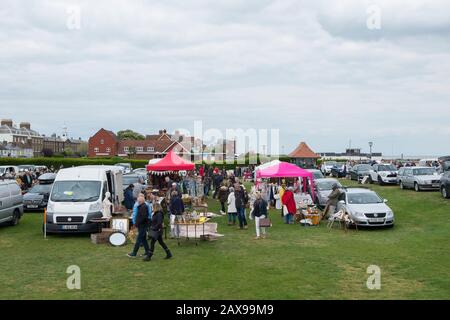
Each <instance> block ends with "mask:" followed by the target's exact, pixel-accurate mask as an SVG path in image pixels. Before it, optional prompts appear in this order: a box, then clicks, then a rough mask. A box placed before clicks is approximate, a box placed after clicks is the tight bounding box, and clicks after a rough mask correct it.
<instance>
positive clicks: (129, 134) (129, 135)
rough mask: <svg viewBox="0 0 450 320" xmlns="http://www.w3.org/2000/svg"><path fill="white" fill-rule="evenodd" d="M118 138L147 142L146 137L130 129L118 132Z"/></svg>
mask: <svg viewBox="0 0 450 320" xmlns="http://www.w3.org/2000/svg"><path fill="white" fill-rule="evenodd" d="M117 137H118V138H119V140H145V137H144V136H143V135H142V134H140V133H137V132H135V131H133V130H130V129H127V130H121V131H119V132H117Z"/></svg>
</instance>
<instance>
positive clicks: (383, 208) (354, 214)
mask: <svg viewBox="0 0 450 320" xmlns="http://www.w3.org/2000/svg"><path fill="white" fill-rule="evenodd" d="M386 203H387V200H385V199H384V200H383V199H382V198H380V196H379V195H378V194H377V193H376V192H375V191H372V190H369V189H364V188H348V189H346V190H345V192H343V193H342V194H341V198H340V201H339V202H338V206H337V210H341V209H345V211H346V212H347V213H348V214H349V216H350V218H351V219H352V220H353V221H354V222H355V224H356V225H358V226H365V227H392V226H393V225H394V222H395V219H394V212H393V211H392V209H391V208H389V207H388V205H387V204H386Z"/></svg>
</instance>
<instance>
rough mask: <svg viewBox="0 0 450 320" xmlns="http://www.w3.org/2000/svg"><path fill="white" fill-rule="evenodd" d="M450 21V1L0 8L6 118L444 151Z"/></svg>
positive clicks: (83, 128)
mask: <svg viewBox="0 0 450 320" xmlns="http://www.w3.org/2000/svg"><path fill="white" fill-rule="evenodd" d="M78 9H79V10H80V20H79V21H80V25H77V22H78V19H77V17H78V16H77V10H78ZM374 10H375V11H374ZM449 12H450V2H449V1H447V0H434V1H433V0H428V1H425V0H403V1H399V0H371V1H364V0H360V1H357V0H354V1H353V0H346V1H320V0H314V1H302V0H274V1H271V0H241V1H237V0H214V1H208V0H189V1H186V0H164V1H162V0H161V1H143V0H132V1H130V0H123V1H119V0H98V1H92V0H91V1H89V0H85V1H82V0H69V1H62V0H54V1H44V0H41V1H32V0H23V1H20V0H1V6H0V43H1V45H0V118H13V119H14V120H15V121H16V122H20V121H30V122H32V126H33V127H34V128H35V129H36V130H38V131H40V132H42V133H45V134H51V133H53V132H56V133H59V134H60V133H61V131H62V127H63V126H64V125H66V126H67V127H68V129H69V134H70V135H71V136H74V137H79V136H81V137H83V138H88V137H89V136H90V135H92V134H93V133H94V132H95V131H96V130H97V129H99V128H100V127H105V128H107V129H111V130H114V131H117V130H120V129H126V128H132V129H135V130H137V131H139V132H142V133H152V132H154V131H157V130H158V129H161V128H167V129H168V130H169V131H172V130H174V129H177V128H186V129H188V130H193V126H194V121H195V120H201V121H203V127H204V128H205V129H208V128H218V129H220V130H225V129H226V128H243V129H248V128H255V129H260V128H262V129H271V128H273V129H280V140H281V142H280V146H283V147H282V148H283V150H282V151H285V152H289V151H291V149H293V148H294V147H295V146H296V145H297V144H298V143H299V142H300V141H301V140H304V141H307V142H308V143H309V144H310V146H311V147H312V148H313V149H314V150H315V151H317V152H324V151H343V150H344V149H345V148H346V147H347V146H348V145H349V140H350V139H351V140H352V146H353V147H361V148H362V149H363V150H364V151H367V150H368V141H373V142H374V151H381V152H383V153H384V154H386V155H392V154H395V155H399V154H401V153H403V154H405V155H443V154H450V143H449V141H450V77H449V75H450V41H449V39H450V18H449ZM378 13H380V14H379V15H378ZM377 17H380V18H381V19H380V20H376V19H377ZM374 19H375V20H374ZM378 21H379V24H378ZM368 22H369V25H370V26H371V28H368ZM78 26H79V28H78ZM378 26H380V28H378Z"/></svg>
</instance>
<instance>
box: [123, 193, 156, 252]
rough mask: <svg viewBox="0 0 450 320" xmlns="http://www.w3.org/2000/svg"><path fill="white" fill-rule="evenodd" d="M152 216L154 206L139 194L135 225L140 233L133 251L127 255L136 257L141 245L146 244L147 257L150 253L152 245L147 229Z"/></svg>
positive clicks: (134, 211) (134, 216) (134, 218)
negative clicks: (148, 239)
mask: <svg viewBox="0 0 450 320" xmlns="http://www.w3.org/2000/svg"><path fill="white" fill-rule="evenodd" d="M151 217H152V207H151V206H150V205H149V204H148V203H146V202H145V197H144V195H143V194H140V195H139V196H138V201H137V205H136V208H135V210H133V216H132V219H133V225H134V226H135V227H136V228H137V229H138V235H137V238H136V244H135V245H134V249H133V252H131V253H128V254H127V256H128V257H130V258H135V257H136V255H137V253H138V251H139V248H140V247H141V245H143V246H144V250H145V254H144V255H146V256H147V257H148V255H149V254H150V247H149V246H148V242H147V229H148V227H149V224H150V221H151Z"/></svg>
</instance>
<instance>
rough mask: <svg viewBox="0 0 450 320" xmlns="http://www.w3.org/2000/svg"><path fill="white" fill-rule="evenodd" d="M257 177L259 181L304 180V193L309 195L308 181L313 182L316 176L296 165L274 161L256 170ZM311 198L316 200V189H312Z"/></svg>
mask: <svg viewBox="0 0 450 320" xmlns="http://www.w3.org/2000/svg"><path fill="white" fill-rule="evenodd" d="M255 175H256V178H257V179H260V178H302V179H303V193H307V191H308V190H307V185H308V179H309V180H310V181H311V182H312V181H313V180H314V175H313V174H312V173H311V172H309V171H307V170H305V169H302V168H300V167H298V166H296V165H295V164H292V163H288V162H283V161H278V160H274V161H272V162H269V164H266V165H262V166H259V167H257V168H256V170H255ZM311 196H312V198H313V199H314V188H311Z"/></svg>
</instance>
